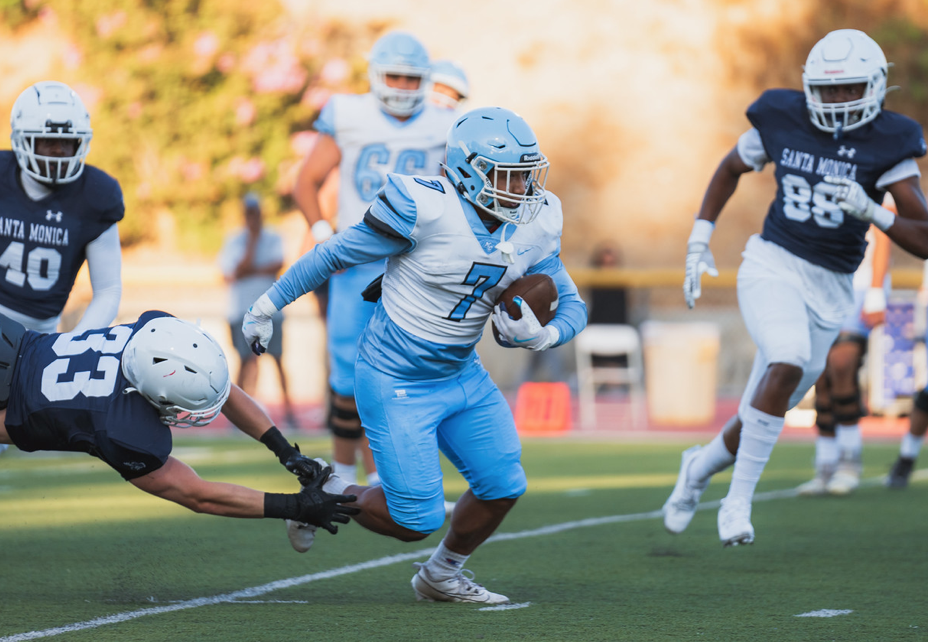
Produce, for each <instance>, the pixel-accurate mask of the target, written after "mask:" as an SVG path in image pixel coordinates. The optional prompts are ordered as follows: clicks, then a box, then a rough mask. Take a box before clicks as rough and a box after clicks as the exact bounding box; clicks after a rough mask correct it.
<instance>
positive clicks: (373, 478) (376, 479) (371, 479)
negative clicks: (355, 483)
mask: <svg viewBox="0 0 928 642" xmlns="http://www.w3.org/2000/svg"><path fill="white" fill-rule="evenodd" d="M367 485H368V486H380V475H379V474H378V473H377V471H376V470H375V471H374V472H372V473H368V474H367Z"/></svg>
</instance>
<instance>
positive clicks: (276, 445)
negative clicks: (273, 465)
mask: <svg viewBox="0 0 928 642" xmlns="http://www.w3.org/2000/svg"><path fill="white" fill-rule="evenodd" d="M258 441H260V442H261V443H262V444H264V445H265V446H267V447H268V449H269V450H270V451H271V452H272V453H274V454H275V455H277V459H279V460H280V462H281V463H283V462H285V461H287V458H288V457H290V455H292V454H293V453H294V452H296V448H294V447H293V446H291V445H290V442H289V441H287V438H286V437H284V436H283V435H282V434H281V432H280V431H279V430H277V426H271V427H270V428H268V430H267V432H265V433H264V434H263V435H261V438H260V439H259V440H258Z"/></svg>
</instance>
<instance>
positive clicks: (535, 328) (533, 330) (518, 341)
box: [493, 296, 561, 352]
mask: <svg viewBox="0 0 928 642" xmlns="http://www.w3.org/2000/svg"><path fill="white" fill-rule="evenodd" d="M512 301H513V303H515V304H516V305H518V306H519V309H520V310H522V318H521V319H513V318H512V317H511V316H509V313H508V312H506V306H505V305H504V304H503V303H500V304H499V305H497V306H496V307H495V308H493V325H495V326H496V332H497V334H498V335H499V340H500V343H502V344H503V345H505V346H507V347H510V348H528V349H529V350H534V351H535V352H541V351H542V350H547V349H548V348H550V347H551V346H553V345H554V344H556V343H557V342H558V339H560V338H561V333H560V332H559V331H558V329H557V328H555V327H554V326H553V325H541V323H540V322H539V321H538V317H536V316H535V313H534V312H532V308H531V307H529V305H528V303H526V302H525V301H524V300H523V299H522V297H520V296H517V297H513V299H512Z"/></svg>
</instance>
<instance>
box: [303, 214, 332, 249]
mask: <svg viewBox="0 0 928 642" xmlns="http://www.w3.org/2000/svg"><path fill="white" fill-rule="evenodd" d="M309 231H310V232H312V234H313V238H314V239H315V240H316V243H324V242H326V241H328V240H329V239H330V238H332V235H333V234H335V230H333V229H332V224H331V223H329V222H328V221H327V220H325V219H324V218H321V219H319V220H318V221H316V222H315V223H313V224H312V226H311V227H310V228H309Z"/></svg>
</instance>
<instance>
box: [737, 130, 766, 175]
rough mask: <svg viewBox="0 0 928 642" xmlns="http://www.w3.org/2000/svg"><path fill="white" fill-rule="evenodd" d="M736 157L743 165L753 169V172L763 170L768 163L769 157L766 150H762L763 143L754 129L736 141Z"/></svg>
mask: <svg viewBox="0 0 928 642" xmlns="http://www.w3.org/2000/svg"><path fill="white" fill-rule="evenodd" d="M738 156H740V157H741V160H743V161H744V164H745V165H750V166H751V167H752V168H754V171H755V172H759V171H761V170H763V169H764V165H766V164H767V163H769V162H770V157H769V156H767V150H765V149H764V143H763V141H762V140H761V138H760V132H759V131H757V128H756V127H752V128H751V129H749V130H748V131H746V132H744V133H743V134H741V137H740V138H739V139H738Z"/></svg>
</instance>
